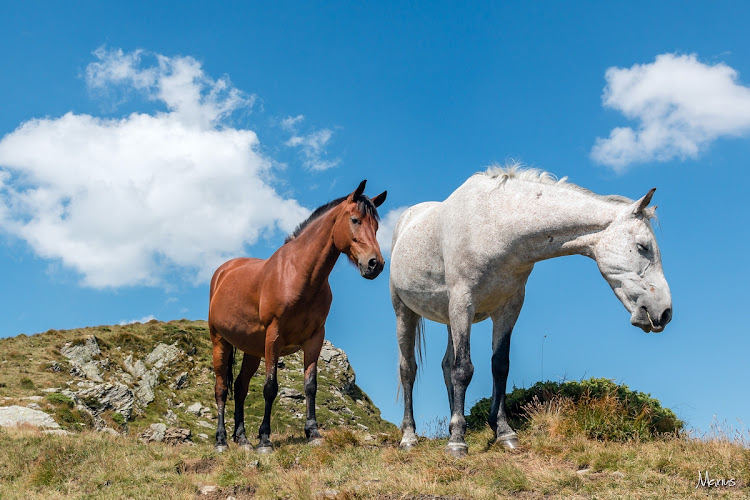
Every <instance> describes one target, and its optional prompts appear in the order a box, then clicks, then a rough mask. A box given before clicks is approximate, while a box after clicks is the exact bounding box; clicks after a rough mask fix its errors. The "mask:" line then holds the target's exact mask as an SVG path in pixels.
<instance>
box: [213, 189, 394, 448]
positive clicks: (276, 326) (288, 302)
mask: <svg viewBox="0 0 750 500" xmlns="http://www.w3.org/2000/svg"><path fill="white" fill-rule="evenodd" d="M365 182H367V181H362V183H361V184H360V185H359V187H358V188H357V189H356V190H355V191H354V192H353V193H351V194H350V195H349V196H345V197H342V198H339V199H336V200H333V201H331V202H330V203H327V204H325V205H323V206H321V207H320V208H318V209H317V210H315V211H314V212H313V213H312V215H310V217H309V218H308V219H307V220H306V221H305V222H303V223H302V224H300V225H299V226H298V227H297V229H296V230H295V231H294V233H293V234H292V235H290V236H289V237H288V238H287V239H286V242H285V243H284V245H283V246H282V247H281V248H279V249H278V250H277V251H276V252H275V253H274V254H273V255H272V256H271V257H269V258H268V259H267V260H262V259H251V258H240V259H233V260H230V261H229V262H226V263H225V264H223V265H222V266H221V267H219V268H218V269H217V270H216V272H215V273H214V276H213V278H212V279H211V296H210V303H209V309H208V327H209V330H210V333H211V342H212V343H213V363H214V371H215V372H216V388H215V391H216V406H217V409H218V413H219V419H218V420H219V421H218V425H217V428H216V449H217V450H218V451H224V450H226V449H227V440H226V438H227V433H226V429H225V428H224V405H225V403H226V400H227V394H228V391H229V390H230V388H231V385H232V363H233V361H234V350H235V348H236V349H239V350H241V351H243V352H244V353H245V354H244V357H243V359H242V368H241V369H240V373H239V375H238V376H237V380H236V381H235V383H234V392H235V407H234V441H235V442H236V443H237V444H239V445H240V446H242V447H250V443H249V441H248V440H247V437H246V436H245V412H244V403H245V397H246V396H247V388H248V384H249V382H250V378H251V377H252V376H253V375H254V374H255V371H256V370H257V369H258V366H259V364H260V359H261V358H265V360H266V381H265V385H264V386H263V397H264V399H265V402H266V405H265V413H264V415H263V423H262V424H261V425H260V430H259V432H258V434H259V436H258V437H259V438H260V443H259V444H258V452H260V453H266V452H270V451H272V450H273V445H272V444H271V441H270V440H269V437H270V434H271V406H272V405H273V401H274V399H275V398H276V393H277V392H278V383H277V380H276V366H277V363H278V360H279V357H280V356H285V355H287V354H291V353H293V352H296V351H298V350H300V349H302V350H303V352H304V364H305V396H306V397H307V420H306V421H305V435H306V436H307V438H308V440H309V441H311V442H316V441H318V440H319V439H321V435H320V433H319V432H318V425H317V422H316V420H315V392H316V390H317V381H316V380H317V362H318V356H319V355H320V349H321V347H322V346H323V338H324V336H325V322H326V317H327V316H328V311H329V309H330V307H331V299H332V295H331V287H330V285H329V284H328V276H329V275H330V274H331V271H332V270H333V266H334V265H335V264H336V260H337V259H338V257H339V255H340V254H342V253H344V254H346V256H347V257H349V259H350V260H351V262H352V263H353V264H354V265H356V266H357V267H358V268H359V272H360V273H361V274H362V276H363V277H364V278H367V279H374V278H375V277H377V276H378V274H380V272H381V271H382V270H383V265H384V261H383V256H382V255H381V253H380V247H379V245H378V241H377V239H376V238H375V233H376V231H377V229H378V219H379V218H378V212H377V209H376V207H379V206H380V205H381V204H382V203H383V202H384V201H385V197H386V194H387V192H386V191H384V192H383V193H382V194H379V195H378V196H376V197H374V198H372V199H370V198H368V197H367V196H364V195H363V194H362V193H363V192H364V189H365Z"/></svg>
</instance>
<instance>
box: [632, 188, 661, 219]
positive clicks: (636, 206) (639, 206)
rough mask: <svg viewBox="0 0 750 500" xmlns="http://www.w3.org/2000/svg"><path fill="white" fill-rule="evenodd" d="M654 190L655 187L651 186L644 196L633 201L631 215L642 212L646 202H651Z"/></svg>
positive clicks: (646, 204)
mask: <svg viewBox="0 0 750 500" xmlns="http://www.w3.org/2000/svg"><path fill="white" fill-rule="evenodd" d="M654 191H656V188H651V190H650V191H649V192H648V193H646V196H644V197H643V198H641V199H640V200H638V201H636V202H635V203H633V205H632V207H633V215H640V214H642V213H643V211H644V210H645V209H646V207H647V206H648V204H649V203H651V198H653V196H654Z"/></svg>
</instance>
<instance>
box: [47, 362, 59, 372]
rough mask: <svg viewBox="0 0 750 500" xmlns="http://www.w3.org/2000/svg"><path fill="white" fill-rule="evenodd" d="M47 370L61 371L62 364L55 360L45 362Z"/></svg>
mask: <svg viewBox="0 0 750 500" xmlns="http://www.w3.org/2000/svg"><path fill="white" fill-rule="evenodd" d="M47 370H48V371H51V372H55V373H57V372H61V371H62V366H60V363H58V362H57V361H50V362H49V363H47Z"/></svg>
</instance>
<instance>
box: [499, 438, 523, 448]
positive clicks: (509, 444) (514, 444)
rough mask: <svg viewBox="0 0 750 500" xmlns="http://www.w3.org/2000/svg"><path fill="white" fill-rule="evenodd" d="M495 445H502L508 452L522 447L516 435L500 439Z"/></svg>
mask: <svg viewBox="0 0 750 500" xmlns="http://www.w3.org/2000/svg"><path fill="white" fill-rule="evenodd" d="M495 443H497V444H499V445H501V446H502V447H503V448H505V449H506V450H517V449H518V448H519V446H521V445H520V443H519V442H518V437H517V436H515V435H513V436H506V437H499V438H497V440H496V441H495Z"/></svg>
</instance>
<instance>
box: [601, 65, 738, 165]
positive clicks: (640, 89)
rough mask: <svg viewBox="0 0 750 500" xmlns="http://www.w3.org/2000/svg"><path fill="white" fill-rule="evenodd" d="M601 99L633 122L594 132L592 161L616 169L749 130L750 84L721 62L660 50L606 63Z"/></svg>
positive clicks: (683, 153)
mask: <svg viewBox="0 0 750 500" xmlns="http://www.w3.org/2000/svg"><path fill="white" fill-rule="evenodd" d="M605 79H606V81H607V85H606V86H605V88H604V94H603V96H602V102H603V104H604V106H605V107H608V108H612V109H615V110H618V111H621V112H622V113H623V114H624V115H625V116H626V117H627V118H629V119H631V120H636V121H637V122H639V123H638V126H637V127H636V128H635V129H633V128H630V127H618V128H615V129H614V130H612V132H611V133H610V135H609V137H608V138H606V139H605V138H601V137H600V138H597V140H596V144H595V145H594V147H593V149H592V151H591V157H592V159H594V161H596V162H599V163H602V164H605V165H608V166H610V167H612V168H613V169H615V170H617V171H623V170H625V169H626V168H627V167H628V166H629V165H630V164H633V163H643V162H648V161H669V160H672V159H674V158H681V159H684V158H695V157H697V155H698V153H699V152H701V150H703V149H705V148H706V147H707V146H708V145H709V144H710V143H711V142H712V141H713V140H715V139H717V138H719V137H722V136H741V135H744V134H746V133H747V132H748V131H750V88H748V87H746V86H743V85H741V84H740V83H739V82H738V74H737V72H736V71H735V70H734V69H733V68H731V67H729V66H727V65H726V64H723V63H718V64H715V65H708V64H703V63H701V62H700V61H698V59H697V57H696V56H695V55H694V54H693V55H676V54H661V55H659V56H657V57H656V60H655V61H654V62H653V63H650V64H636V65H634V66H632V67H630V68H616V67H611V68H609V69H608V70H607V72H606V74H605Z"/></svg>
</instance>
